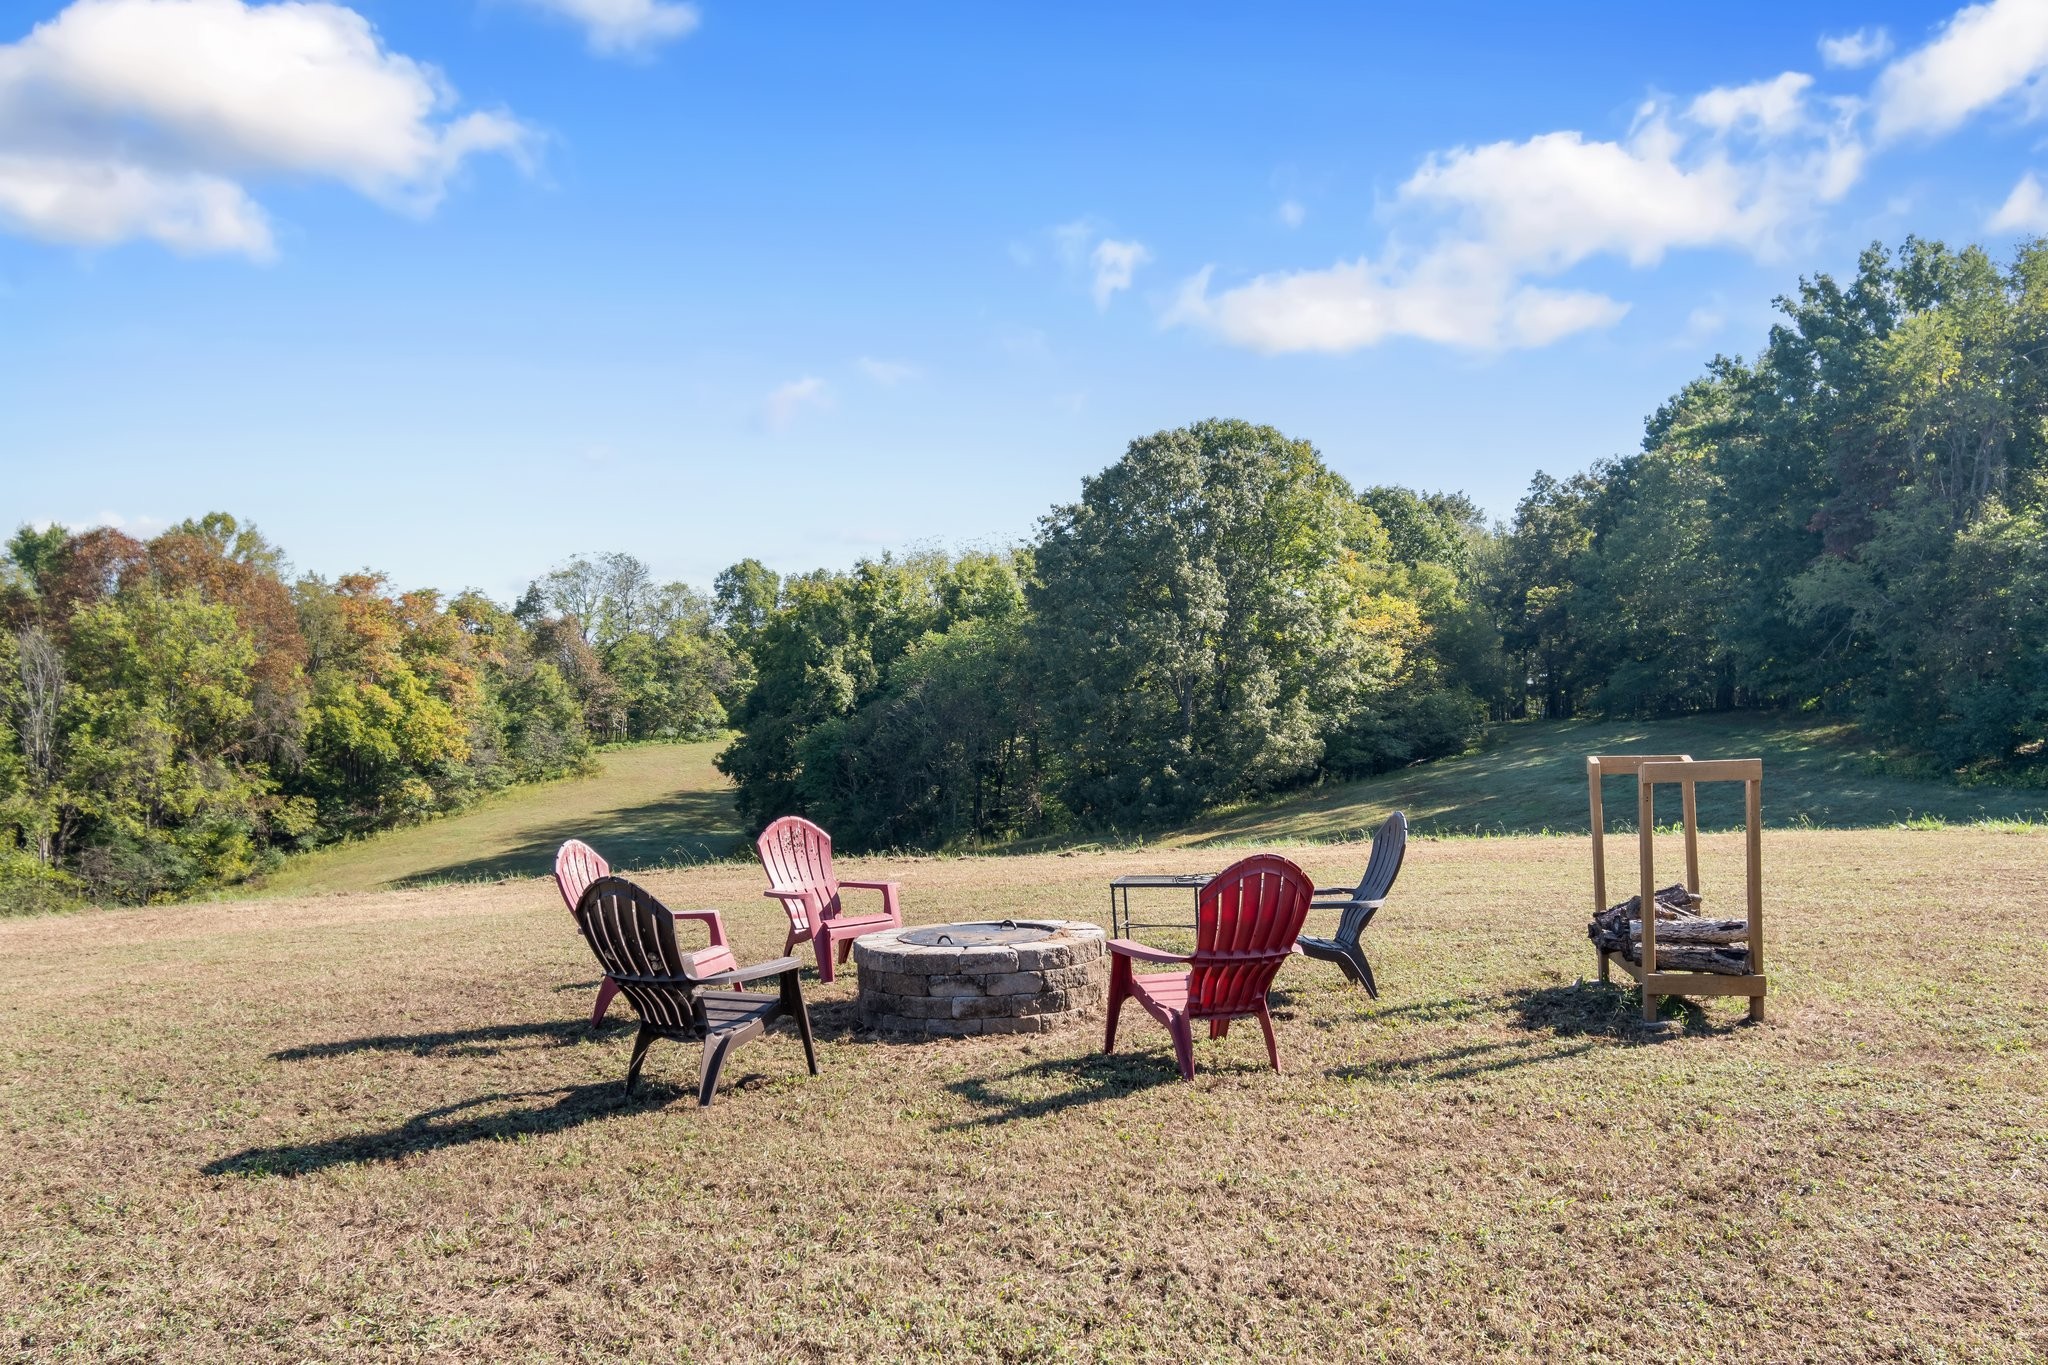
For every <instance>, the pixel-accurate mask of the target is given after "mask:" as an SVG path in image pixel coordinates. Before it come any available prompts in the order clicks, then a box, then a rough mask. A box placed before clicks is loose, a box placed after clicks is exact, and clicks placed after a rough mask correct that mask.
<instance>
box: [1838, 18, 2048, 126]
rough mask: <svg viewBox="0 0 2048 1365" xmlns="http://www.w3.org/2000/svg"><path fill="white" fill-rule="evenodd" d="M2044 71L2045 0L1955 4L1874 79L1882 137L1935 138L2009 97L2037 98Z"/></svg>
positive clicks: (2047, 44) (2047, 42)
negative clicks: (1931, 35)
mask: <svg viewBox="0 0 2048 1365" xmlns="http://www.w3.org/2000/svg"><path fill="white" fill-rule="evenodd" d="M2044 69H2048V4H2043V3H2041V0H1990V3H1988V4H1981V5H1971V6H1969V7H1967V8H1965V9H1960V10H1957V11H1956V13H1955V15H1954V16H1953V17H1952V18H1950V19H1949V21H1948V23H1947V24H1945V25H1943V26H1942V30H1941V32H1940V34H1939V35H1937V36H1936V37H1935V39H1934V40H1933V41H1932V42H1930V43H1928V44H1927V45H1926V46H1925V47H1922V48H1920V49H1918V50H1917V51H1914V52H1909V53H1907V54H1906V55H1905V56H1903V57H1901V58H1899V59H1898V60H1897V61H1895V62H1893V63H1892V64H1891V65H1890V66H1888V67H1886V68H1885V69H1884V72H1883V74H1882V75H1880V76H1879V77H1878V80H1877V86H1876V91H1875V96H1876V102H1877V125H1876V128H1877V136H1878V138H1879V140H1880V141H1885V140H1890V139H1894V138H1899V137H1906V136H1911V135H1915V134H1919V135H1927V136H1935V135H1939V134H1942V133H1946V132H1950V131H1952V130H1954V129H1955V128H1957V127H1960V126H1961V125H1962V123H1963V121H1964V120H1966V119H1968V118H1969V117H1970V116H1971V115H1972V114H1975V113H1977V112H1979V111H1980V110H1983V109H1987V108H1990V107H1991V106H1992V105H1995V104H1998V103H2000V102H2001V101H2003V100H2005V99H2008V98H2010V97H2012V96H2014V95H2020V96H2022V97H2023V98H2025V99H2026V100H2027V101H2028V103H2029V105H2030V106H2036V105H2038V104H2039V103H2040V100H2041V96H2042V93H2043V92H2042V88H2041V76H2042V72H2043V70H2044Z"/></svg>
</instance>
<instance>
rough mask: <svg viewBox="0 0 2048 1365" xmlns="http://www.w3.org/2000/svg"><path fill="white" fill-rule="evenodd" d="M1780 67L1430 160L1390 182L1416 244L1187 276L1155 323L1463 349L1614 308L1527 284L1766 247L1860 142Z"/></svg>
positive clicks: (1586, 325)
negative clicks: (1226, 283)
mask: <svg viewBox="0 0 2048 1365" xmlns="http://www.w3.org/2000/svg"><path fill="white" fill-rule="evenodd" d="M1806 87H1807V79H1806V78H1805V77H1802V76H1799V75H1798V74H1797V73H1788V75H1787V76H1781V77H1777V78H1775V79H1773V80H1771V81H1766V82H1760V83H1758V84H1756V85H1752V86H1736V87H1729V88H1727V89H1723V90H1715V91H1709V92H1708V93H1707V94H1705V95H1702V96H1701V97H1700V98H1699V99H1697V100H1695V101H1693V102H1692V104H1691V105H1689V106H1687V108H1686V110H1685V111H1684V113H1683V114H1681V115H1674V114H1672V113H1671V112H1670V111H1669V110H1668V109H1666V108H1664V107H1663V106H1661V105H1656V104H1653V105H1650V106H1646V107H1645V108H1644V109H1643V110H1642V111H1641V112H1640V114H1639V117H1638V120H1637V123H1636V127H1635V128H1634V129H1633V130H1632V131H1631V132H1630V134H1629V135H1628V137H1627V138H1625V139H1622V140H1619V141H1604V140H1598V139H1589V138H1587V137H1586V136H1585V135H1584V134H1582V133H1578V132H1558V133H1547V134H1544V135H1542V136H1539V137H1533V138H1529V139H1526V140H1524V141H1520V142H1496V143H1490V144H1487V145H1485V146H1480V147H1460V148H1456V149H1454V150H1451V151H1448V152H1441V153H1436V154H1433V155H1431V156H1429V157H1427V158H1425V159H1424V161H1423V162H1422V164H1421V166H1420V167H1418V168H1417V169H1416V171H1415V172H1414V174H1413V175H1411V176H1410V177H1409V178H1408V180H1407V181H1406V182H1405V183H1403V184H1402V185H1401V186H1400V188H1399V189H1398V190H1397V191H1396V193H1395V196H1394V202H1393V206H1392V208H1393V212H1394V214H1395V215H1396V217H1397V220H1398V221H1400V222H1403V223H1405V222H1406V221H1407V220H1408V219H1410V218H1413V219H1416V220H1419V221H1420V222H1422V223H1423V224H1424V225H1425V231H1424V234H1423V238H1422V240H1423V245H1422V246H1420V247H1418V248H1404V247H1401V246H1399V245H1390V246H1389V248H1388V249H1387V250H1386V251H1384V252H1383V253H1382V254H1381V255H1379V256H1378V257H1374V256H1371V255H1365V256H1360V257H1359V258H1357V259H1355V260H1351V261H1340V262H1338V263H1337V264H1336V265H1333V266H1330V267H1328V268H1325V269H1319V270H1304V271H1294V272H1284V273H1276V274H1267V275H1261V276H1258V277H1256V278H1254V279H1252V280H1249V281H1247V282H1245V283H1243V284H1240V285H1236V286H1234V287H1231V288H1228V289H1225V290H1223V291H1221V292H1220V293H1215V294H1212V293H1211V288H1210V286H1211V281H1212V279H1213V274H1212V272H1211V271H1208V270H1205V271H1203V272H1201V273H1200V274H1198V275H1196V276H1195V277H1194V278H1192V279H1190V280H1189V281H1188V282H1187V283H1186V284H1185V285H1184V286H1183V287H1182V289H1181V291H1180V294H1179V296H1178V298H1177V299H1176V301H1175V303H1174V304H1173V306H1172V307H1171V308H1170V309H1169V310H1168V312H1167V314H1166V317H1165V321H1166V323H1167V324H1168V325H1193V326H1198V327H1202V328H1205V329H1207V330H1209V331H1211V332H1214V333H1215V334H1217V335H1218V336H1220V337H1222V338H1224V339H1225V340H1227V341H1231V342H1234V343H1236V344H1238V345H1242V346H1248V347H1252V348H1254V349H1257V350H1262V351H1273V352H1278V351H1347V350H1353V349H1356V348H1358V347H1362V346H1370V345H1374V344H1376V343H1378V342H1381V341H1384V340H1386V339H1388V338H1391V337H1397V336H1407V337H1416V338H1419V339H1422V340H1426V341H1433V342H1440V343H1443V344H1447V345H1454V346H1462V347H1470V348H1474V349H1500V348H1508V347H1527V346H1542V345H1546V344H1548V343H1550V342H1553V341H1556V340H1558V339H1559V338H1561V337H1565V336H1569V335H1571V334H1572V333H1574V332H1580V331H1585V330H1587V329H1590V328H1597V327H1605V326H1609V325H1611V324H1613V323H1614V322H1616V321H1618V320H1619V319H1620V318H1621V317H1622V316H1623V315H1624V314H1625V313H1626V312H1627V308H1628V306H1627V305H1626V304H1625V303H1623V302H1621V301H1619V300H1616V299H1612V298H1609V297H1607V296H1605V295H1603V294H1599V293H1595V292H1591V291H1587V290H1581V289H1570V288H1560V287H1556V286H1553V285H1550V284H1546V283H1543V281H1544V280H1546V279H1548V278H1550V277H1554V276H1557V275H1560V274H1563V273H1564V272H1565V271H1568V270H1570V269H1571V268H1573V267H1574V266H1577V265H1579V264H1580V263H1582V262H1584V261H1586V260H1588V259H1590V258H1592V257H1595V256H1612V257H1618V258H1620V259H1622V260H1624V261H1627V262H1628V263H1630V264H1631V265H1636V266H1648V265H1653V264H1655V263H1656V262H1658V261H1659V260H1661V259H1662V258H1663V257H1664V255H1665V254H1666V253H1667V252H1670V251H1673V250H1677V249H1683V248H1700V247H1730V248H1735V249H1738V250H1743V251H1747V252H1749V253H1751V254H1753V255H1758V256H1771V255H1774V254H1776V253H1777V252H1778V250H1779V247H1780V242H1781V238H1782V237H1783V236H1784V234H1786V233H1787V232H1788V231H1789V230H1790V229H1792V228H1793V227H1794V226H1796V225H1797V224H1799V223H1801V222H1802V221H1804V220H1805V218H1806V217H1807V216H1809V215H1810V213H1811V212H1812V210H1813V209H1814V207H1815V206H1816V205H1817V204H1819V203H1824V202H1828V201H1831V200H1833V199H1836V198H1839V197H1840V196H1841V195H1842V194H1843V193H1845V192H1846V191H1847V190H1848V188H1849V187H1850V185H1851V184H1853V183H1854V181H1855V179H1856V177H1857V175H1858V174H1859V172H1860V169H1861V166H1862V156H1863V149H1862V147H1861V145H1860V143H1858V141H1857V140H1856V138H1855V137H1854V135H1853V133H1852V131H1851V130H1850V129H1849V127H1848V126H1847V124H1846V122H1845V121H1844V116H1843V115H1842V114H1840V113H1839V111H1837V112H1835V113H1833V114H1828V113H1824V112H1820V111H1816V110H1815V109H1814V108H1812V107H1811V106H1810V101H1808V100H1807V98H1806V95H1805V92H1806Z"/></svg>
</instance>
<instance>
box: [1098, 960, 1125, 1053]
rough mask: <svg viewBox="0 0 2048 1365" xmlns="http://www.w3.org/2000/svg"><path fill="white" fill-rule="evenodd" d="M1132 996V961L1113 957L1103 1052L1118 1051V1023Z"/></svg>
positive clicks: (1103, 1033)
mask: <svg viewBox="0 0 2048 1365" xmlns="http://www.w3.org/2000/svg"><path fill="white" fill-rule="evenodd" d="M1130 995H1131V960H1130V959H1129V958H1127V957H1121V956H1117V957H1112V958H1111V959H1110V963H1109V1020H1108V1022H1107V1023H1106V1024H1104V1025H1103V1029H1102V1050H1103V1051H1104V1052H1106V1053H1107V1052H1114V1051H1116V1023H1117V1020H1118V1019H1120V1018H1121V1017H1122V1016H1123V1012H1124V1001H1126V1000H1128V999H1129V998H1130Z"/></svg>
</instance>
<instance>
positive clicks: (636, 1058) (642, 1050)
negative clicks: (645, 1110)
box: [626, 1024, 655, 1096]
mask: <svg viewBox="0 0 2048 1365" xmlns="http://www.w3.org/2000/svg"><path fill="white" fill-rule="evenodd" d="M654 1037H655V1034H654V1030H653V1029H651V1028H649V1027H647V1025H645V1024H642V1025H641V1026H640V1036H639V1037H637V1038H635V1039H634V1040H633V1060H632V1061H631V1062H630V1063H628V1064H627V1066H626V1094H627V1095H629V1096H630V1095H631V1094H632V1093H633V1088H634V1087H635V1086H637V1085H639V1084H640V1068H641V1067H643V1066H645V1065H646V1064H647V1049H648V1047H649V1046H650V1045H652V1044H653V1042H654Z"/></svg>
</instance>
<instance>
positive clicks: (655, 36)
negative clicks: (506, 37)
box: [519, 0, 702, 57]
mask: <svg viewBox="0 0 2048 1365" xmlns="http://www.w3.org/2000/svg"><path fill="white" fill-rule="evenodd" d="M519 3H521V4H523V5H525V6H526V7H527V8H528V9H534V10H541V11H543V12H545V13H548V14H554V15H558V16H560V17H561V18H564V19H569V20H572V21H574V22H575V23H578V24H581V25H582V26H583V33H584V41H586V42H587V43H589V45H590V50H591V51H592V52H594V53H596V54H598V55H599V56H601V57H641V56H645V55H647V54H648V53H650V52H652V51H653V50H654V49H655V48H657V47H659V46H661V45H662V44H663V43H668V42H673V41H675V40H676V39H678V38H683V37H687V36H689V35H690V34H691V33H693V32H695V31H696V28H697V25H698V24H699V23H700V22H701V20H702V16H700V15H699V14H698V12H697V7H696V6H695V5H690V4H683V3H680V2H679V0H519Z"/></svg>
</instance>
